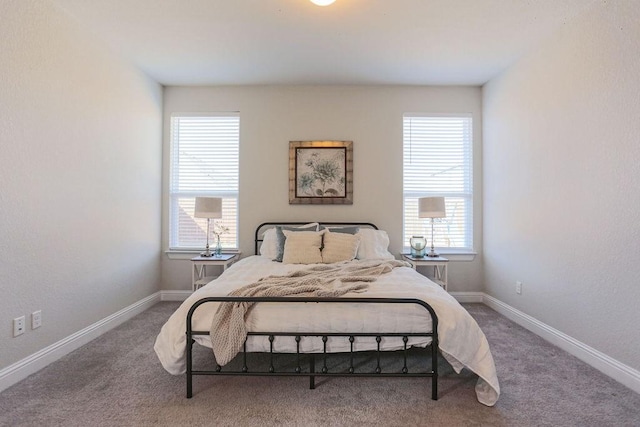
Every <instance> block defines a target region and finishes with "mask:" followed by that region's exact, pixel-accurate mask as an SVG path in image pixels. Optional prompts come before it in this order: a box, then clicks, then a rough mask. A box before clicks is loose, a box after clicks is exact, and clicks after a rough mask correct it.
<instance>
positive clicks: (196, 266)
mask: <svg viewBox="0 0 640 427" xmlns="http://www.w3.org/2000/svg"><path fill="white" fill-rule="evenodd" d="M239 259H240V252H236V253H233V254H220V255H219V256H210V257H203V256H197V257H195V258H191V284H192V286H193V291H194V292H195V291H197V290H198V289H199V288H201V287H203V286H204V285H206V284H207V283H209V282H210V281H212V280H213V279H215V278H216V277H218V275H213V274H211V273H212V272H211V271H207V268H209V269H210V268H211V267H214V266H215V267H217V268H218V270H219V268H220V267H222V271H224V270H226V269H227V267H229V266H230V265H231V264H233V263H234V262H236V261H237V260H239Z"/></svg>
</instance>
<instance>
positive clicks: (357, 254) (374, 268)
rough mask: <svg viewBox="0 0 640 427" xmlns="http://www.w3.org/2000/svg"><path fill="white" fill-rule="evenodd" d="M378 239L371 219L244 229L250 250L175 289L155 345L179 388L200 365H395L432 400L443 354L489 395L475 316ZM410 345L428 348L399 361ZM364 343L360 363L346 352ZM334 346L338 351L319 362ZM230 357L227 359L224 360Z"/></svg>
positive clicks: (297, 371)
mask: <svg viewBox="0 0 640 427" xmlns="http://www.w3.org/2000/svg"><path fill="white" fill-rule="evenodd" d="M318 238H320V240H318ZM301 242H302V243H301ZM318 242H320V243H318ZM336 242H338V243H339V244H338V243H336ZM345 242H346V243H345ZM388 244H389V240H388V236H387V234H386V232H384V231H382V230H378V229H377V227H376V226H375V225H374V224H371V223H335V222H323V223H300V222H287V223H282V222H280V223H271V222H270V223H263V224H261V225H260V226H258V227H257V229H256V231H255V251H256V255H253V256H249V257H245V258H243V259H241V260H240V261H238V262H237V263H235V264H234V265H232V266H231V267H230V268H228V269H227V270H226V271H225V272H224V273H223V274H222V275H221V276H220V277H218V278H217V279H216V280H214V281H212V282H211V283H209V284H207V285H206V286H204V287H202V288H200V289H199V290H198V291H196V292H194V293H193V294H192V295H191V296H190V297H189V298H188V299H187V300H185V301H184V303H182V304H181V306H180V307H179V308H178V309H177V310H176V312H174V313H173V315H172V316H171V317H170V318H169V319H168V320H167V322H166V323H165V325H164V326H163V327H162V329H161V331H160V333H159V335H158V337H157V338H156V342H155V345H154V350H155V352H156V354H157V355H158V358H159V359H160V362H161V363H162V365H163V367H164V368H165V370H167V371H168V372H169V373H171V374H174V375H181V374H186V382H187V397H191V396H192V394H193V390H192V388H193V377H194V376H199V375H273V376H284V375H286V376H306V377H308V378H309V386H310V388H314V387H315V379H316V377H327V376H351V377H360V376H379V377H383V376H396V377H429V378H430V379H431V397H432V399H434V400H435V399H437V397H438V391H437V390H438V389H437V384H438V357H439V356H442V357H444V359H446V360H447V362H448V363H449V364H451V366H452V367H453V368H454V370H455V371H456V372H458V373H459V372H460V371H461V370H462V369H463V368H465V367H466V368H468V369H469V370H471V371H473V372H474V373H476V374H477V375H478V381H477V384H476V387H475V391H476V396H477V398H478V401H479V402H480V403H482V404H485V405H487V406H493V405H494V404H495V403H496V401H497V400H498V397H499V394H500V386H499V383H498V378H497V375H496V371H495V365H494V362H493V357H492V355H491V352H490V349H489V345H488V342H487V340H486V338H485V336H484V334H483V333H482V331H481V330H480V328H479V327H478V325H477V323H476V322H475V320H474V319H473V318H472V317H471V316H470V315H469V313H468V312H467V311H466V310H465V309H464V308H463V307H462V306H461V305H460V304H459V303H458V302H457V301H456V300H455V299H454V298H453V297H452V296H451V295H449V294H448V293H447V292H446V291H444V290H443V289H442V288H441V287H440V286H438V285H437V284H435V283H433V282H432V281H430V280H429V279H427V278H426V277H424V276H422V275H420V274H419V273H417V272H416V271H415V270H414V269H412V268H411V266H410V265H408V264H407V263H405V262H403V261H398V260H395V257H394V256H393V255H392V254H390V253H389V252H388V249H387V248H388ZM318 245H319V246H318ZM318 252H319V256H320V258H318ZM323 256H324V258H323ZM344 258H346V259H344ZM351 258H353V259H351ZM323 261H324V262H323ZM378 272H379V274H378ZM325 278H328V279H326V280H328V281H329V282H330V283H331V284H330V285H329V286H330V289H329V291H325V289H326V288H324V287H323V286H327V285H326V284H325V282H324V281H325ZM336 278H337V279H336ZM317 283H320V285H317ZM275 285H278V286H275ZM309 286H311V287H310V288H309ZM318 286H320V287H318ZM282 289H286V292H285V291H282ZM292 289H294V290H293V291H292ZM318 289H320V291H319V292H318ZM336 289H338V291H337V293H336ZM265 290H266V291H267V292H265ZM225 311H226V314H227V317H225V315H224V312H225ZM216 313H218V314H216ZM229 313H232V314H229ZM221 319H222V320H221ZM229 319H232V320H229ZM238 319H240V320H239V321H238ZM234 322H235V323H234ZM238 329H242V333H240V334H237V333H236V332H237V330H238ZM221 343H222V344H221ZM230 343H231V344H233V345H229V344H230ZM194 344H198V345H201V346H205V347H209V348H212V349H213V353H214V358H215V361H216V362H215V368H213V369H208V370H203V369H196V368H195V367H194V366H193V356H192V351H193V345H194ZM414 349H418V350H416V351H424V358H425V360H427V368H426V369H425V370H422V371H420V372H414V371H411V370H410V369H409V368H408V366H407V352H408V351H414ZM251 353H261V354H264V355H266V360H267V365H265V367H264V368H261V369H260V370H256V367H254V366H252V364H251V363H248V362H247V355H248V354H251ZM364 353H367V354H371V355H372V357H373V362H372V365H370V366H371V371H368V372H363V371H362V367H361V366H359V365H358V364H354V357H356V356H357V355H360V354H364ZM236 354H238V355H237V356H236ZM280 354H284V355H290V356H292V357H293V358H294V359H293V362H292V364H291V365H290V366H289V365H286V366H287V367H286V369H284V370H283V368H281V367H279V366H278V367H276V364H274V362H273V360H274V357H277V356H278V355H280ZM381 354H382V355H385V356H386V355H388V354H394V355H397V357H398V358H399V363H398V364H397V366H399V369H398V370H397V371H389V370H388V369H387V367H385V366H383V365H381V363H380V359H381ZM334 355H339V356H342V357H343V359H344V357H345V355H346V362H345V363H344V364H333V365H332V364H331V363H330V362H327V360H328V359H329V360H330V358H331V357H333V356H334ZM354 355H355V356H354ZM376 359H377V360H376ZM232 360H233V361H234V362H237V363H236V366H237V367H236V368H229V366H232V365H234V364H233V363H228V362H230V361H232ZM316 364H319V365H320V366H318V368H316ZM367 366H369V365H367Z"/></svg>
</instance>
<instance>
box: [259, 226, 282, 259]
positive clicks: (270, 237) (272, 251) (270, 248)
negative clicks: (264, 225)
mask: <svg viewBox="0 0 640 427" xmlns="http://www.w3.org/2000/svg"><path fill="white" fill-rule="evenodd" d="M277 253H278V238H277V237H276V229H275V228H270V229H268V230H267V231H265V232H264V234H263V235H262V244H261V245H260V255H262V256H265V257H267V258H269V259H274V258H275V257H276V255H277Z"/></svg>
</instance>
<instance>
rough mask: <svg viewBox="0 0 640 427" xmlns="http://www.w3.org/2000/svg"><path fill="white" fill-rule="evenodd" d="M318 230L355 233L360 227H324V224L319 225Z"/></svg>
mask: <svg viewBox="0 0 640 427" xmlns="http://www.w3.org/2000/svg"><path fill="white" fill-rule="evenodd" d="M320 230H329V231H331V232H332V233H347V234H356V233H357V232H358V231H360V227H357V226H355V227H325V226H324V225H321V226H320Z"/></svg>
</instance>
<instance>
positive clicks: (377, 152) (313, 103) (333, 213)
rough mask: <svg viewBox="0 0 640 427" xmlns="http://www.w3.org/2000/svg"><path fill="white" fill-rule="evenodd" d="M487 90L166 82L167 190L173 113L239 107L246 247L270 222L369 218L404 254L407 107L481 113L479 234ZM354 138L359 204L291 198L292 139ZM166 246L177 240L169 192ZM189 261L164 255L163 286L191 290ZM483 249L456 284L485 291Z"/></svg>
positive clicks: (477, 133) (458, 270)
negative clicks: (172, 237)
mask: <svg viewBox="0 0 640 427" xmlns="http://www.w3.org/2000/svg"><path fill="white" fill-rule="evenodd" d="M481 104H482V102H481V90H480V88H477V87H438V88H436V87H398V86H395V87H390V86H375V87H374V86H242V87H167V88H165V92H164V115H165V117H164V124H165V128H164V131H165V142H164V144H165V146H164V148H165V150H164V152H165V162H164V174H163V176H164V178H165V183H164V185H163V188H164V189H165V193H166V191H167V183H166V177H167V175H168V159H167V153H168V147H169V140H168V138H169V118H170V115H171V114H172V113H175V112H216V111H240V204H239V209H240V246H241V250H242V251H243V254H244V255H248V254H253V233H254V231H255V227H256V226H257V225H258V224H260V223H261V222H264V221H284V220H304V221H306V220H324V221H332V220H334V221H370V222H374V223H375V224H377V225H378V226H379V227H380V228H382V229H385V230H387V231H388V232H389V235H390V237H391V246H390V249H391V251H392V252H393V253H395V254H398V253H399V252H400V250H401V244H402V242H401V239H402V115H403V113H407V112H426V113H472V114H473V117H474V141H475V153H476V156H475V165H474V170H475V178H474V181H475V182H474V184H475V189H476V193H475V234H474V240H475V245H476V249H477V250H479V249H480V247H481V245H482V235H481V230H480V228H481V223H482V222H481V221H482V215H481V203H480V200H481V197H482V195H481V189H482V187H481V182H480V177H481V167H480V164H481V163H480V161H481V146H482V145H481V135H482V116H481ZM314 139H335V140H352V141H354V203H353V205H350V206H309V205H299V206H292V205H289V199H288V179H289V177H288V155H289V141H295V140H314ZM163 212H164V213H165V215H164V219H163V247H164V248H165V249H166V248H167V247H168V237H167V228H168V224H167V221H168V218H167V216H166V213H167V212H168V201H167V199H166V197H165V200H164V208H163ZM190 280H191V275H190V270H189V262H188V261H185V260H170V259H168V257H167V256H166V255H165V257H164V258H163V262H162V288H163V289H167V290H169V289H174V290H177V289H189V287H190ZM481 286H482V280H481V271H480V261H479V256H478V257H476V259H475V261H472V262H456V263H454V264H453V265H451V268H450V289H451V290H453V291H480V290H481Z"/></svg>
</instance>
